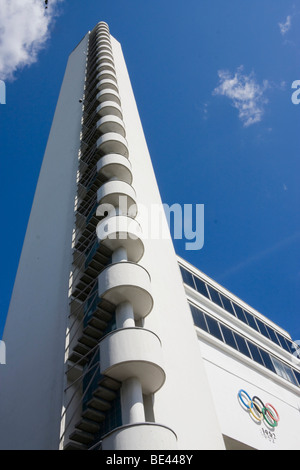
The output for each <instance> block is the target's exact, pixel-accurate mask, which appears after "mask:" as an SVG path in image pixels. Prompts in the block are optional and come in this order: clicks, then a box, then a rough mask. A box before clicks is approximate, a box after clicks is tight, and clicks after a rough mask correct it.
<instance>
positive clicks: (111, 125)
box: [97, 115, 126, 137]
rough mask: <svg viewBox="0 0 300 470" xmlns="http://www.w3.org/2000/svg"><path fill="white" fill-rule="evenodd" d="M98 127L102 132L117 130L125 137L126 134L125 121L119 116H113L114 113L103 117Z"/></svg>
mask: <svg viewBox="0 0 300 470" xmlns="http://www.w3.org/2000/svg"><path fill="white" fill-rule="evenodd" d="M97 129H98V131H99V132H101V133H102V134H106V133H109V132H116V133H117V134H120V135H122V136H123V137H125V135H126V131H125V127H124V122H123V121H122V119H120V118H119V117H117V116H113V115H108V116H104V117H102V118H101V119H100V120H99V121H98V122H97Z"/></svg>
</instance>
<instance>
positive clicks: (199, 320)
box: [190, 305, 208, 332]
mask: <svg viewBox="0 0 300 470" xmlns="http://www.w3.org/2000/svg"><path fill="white" fill-rule="evenodd" d="M190 307H191V312H192V316H193V320H194V323H195V325H196V326H198V327H199V328H201V330H204V331H207V332H208V328H207V324H206V321H205V318H204V314H203V312H202V311H201V310H199V309H198V308H197V307H195V306H194V305H190Z"/></svg>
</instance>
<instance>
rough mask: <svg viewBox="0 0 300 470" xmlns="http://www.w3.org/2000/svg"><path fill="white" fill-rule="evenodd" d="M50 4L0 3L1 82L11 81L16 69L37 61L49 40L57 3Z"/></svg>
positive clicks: (7, 0) (37, 1) (53, 0)
mask: <svg viewBox="0 0 300 470" xmlns="http://www.w3.org/2000/svg"><path fill="white" fill-rule="evenodd" d="M59 1H61V0H49V4H48V8H47V9H46V8H45V2H44V1H43V0H26V1H24V0H1V1H0V78H1V79H2V80H8V79H12V78H13V77H14V73H15V72H16V71H17V70H18V69H22V68H23V67H26V66H29V65H31V64H33V63H34V62H36V61H37V57H38V53H39V52H40V50H41V49H42V48H43V47H45V45H46V42H47V40H48V39H49V36H50V31H49V28H50V25H51V23H52V20H53V18H54V16H55V15H56V13H57V8H56V6H57V3H58V2H59Z"/></svg>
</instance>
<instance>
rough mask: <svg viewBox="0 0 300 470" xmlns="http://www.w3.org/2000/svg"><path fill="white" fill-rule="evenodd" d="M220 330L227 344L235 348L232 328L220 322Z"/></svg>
mask: <svg viewBox="0 0 300 470" xmlns="http://www.w3.org/2000/svg"><path fill="white" fill-rule="evenodd" d="M221 330H222V333H223V337H224V340H225V343H226V344H228V346H231V347H232V348H234V349H237V344H236V342H235V339H234V336H233V332H232V330H231V329H230V328H228V327H227V326H225V325H223V323H222V324H221Z"/></svg>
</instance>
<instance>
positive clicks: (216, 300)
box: [207, 286, 223, 308]
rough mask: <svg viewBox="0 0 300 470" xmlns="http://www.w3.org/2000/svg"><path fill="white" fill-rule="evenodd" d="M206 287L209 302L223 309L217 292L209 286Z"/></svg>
mask: <svg viewBox="0 0 300 470" xmlns="http://www.w3.org/2000/svg"><path fill="white" fill-rule="evenodd" d="M207 287H208V290H209V293H210V297H211V300H212V301H213V302H214V303H215V304H217V305H220V307H222V308H223V304H222V302H221V299H220V296H219V292H217V291H216V290H215V289H214V288H213V287H211V286H207Z"/></svg>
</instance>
